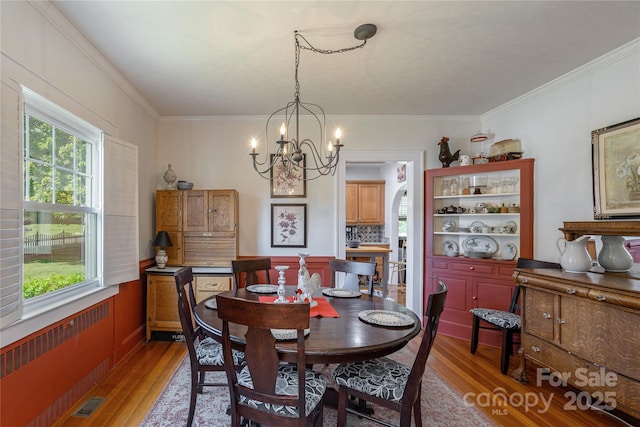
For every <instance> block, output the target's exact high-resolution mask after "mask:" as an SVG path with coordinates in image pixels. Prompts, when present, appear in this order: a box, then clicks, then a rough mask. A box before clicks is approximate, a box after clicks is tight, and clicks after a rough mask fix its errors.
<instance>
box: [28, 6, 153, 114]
mask: <svg viewBox="0 0 640 427" xmlns="http://www.w3.org/2000/svg"><path fill="white" fill-rule="evenodd" d="M28 2H29V4H30V5H31V6H32V7H33V8H35V9H36V10H37V11H38V12H40V13H41V14H42V16H43V17H45V18H46V19H47V20H48V21H49V23H50V24H51V25H52V26H53V27H54V28H55V29H57V30H58V31H60V34H62V35H63V36H64V37H66V38H67V40H69V42H70V43H71V44H73V45H74V46H75V47H76V48H77V49H78V50H79V51H80V52H82V53H83V54H84V55H85V56H86V57H87V58H88V59H89V60H90V61H91V62H93V63H94V64H95V65H96V66H97V67H98V68H99V69H100V70H101V71H102V72H103V73H104V74H105V75H106V76H107V77H108V78H109V79H110V80H111V81H113V82H114V83H115V84H116V86H118V87H119V88H120V89H122V91H123V92H124V93H125V94H126V95H127V96H129V97H130V98H131V99H132V100H133V101H134V102H135V103H136V104H138V105H139V106H140V107H141V108H142V109H143V110H144V111H145V112H146V113H147V114H148V115H149V116H150V117H151V118H152V119H154V120H155V121H158V119H159V118H160V114H158V112H157V111H156V110H155V109H154V108H153V107H152V106H151V104H149V103H148V102H147V100H146V99H144V97H142V95H140V93H138V91H137V90H136V89H135V88H134V87H133V86H132V85H131V84H130V83H129V82H128V81H127V80H126V79H125V78H124V76H123V75H122V74H120V73H119V72H118V70H116V69H115V68H114V67H113V66H112V65H111V64H110V63H109V61H107V60H106V59H105V58H104V57H103V56H102V54H101V53H100V52H98V50H97V49H96V48H95V47H93V45H92V44H91V43H89V42H88V41H87V39H86V38H85V37H84V36H83V35H82V34H81V33H80V32H79V31H78V30H77V29H76V28H75V27H74V26H73V25H71V23H70V22H69V21H68V20H67V18H65V17H64V15H62V13H60V11H59V10H58V9H56V8H55V6H53V5H52V4H51V3H49V2H42V1H34V0H28Z"/></svg>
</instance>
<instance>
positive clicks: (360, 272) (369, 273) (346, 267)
mask: <svg viewBox="0 0 640 427" xmlns="http://www.w3.org/2000/svg"><path fill="white" fill-rule="evenodd" d="M329 270H330V271H331V287H332V288H335V287H336V283H337V280H336V278H337V277H336V276H337V274H338V273H348V274H353V275H355V276H356V277H357V276H365V277H366V283H367V289H368V290H369V295H373V276H374V275H375V274H376V263H375V262H365V261H349V260H345V259H332V260H330V261H329Z"/></svg>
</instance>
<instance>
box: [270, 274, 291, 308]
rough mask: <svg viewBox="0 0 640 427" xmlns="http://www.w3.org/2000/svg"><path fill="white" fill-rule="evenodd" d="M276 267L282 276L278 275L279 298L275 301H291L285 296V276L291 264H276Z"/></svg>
mask: <svg viewBox="0 0 640 427" xmlns="http://www.w3.org/2000/svg"><path fill="white" fill-rule="evenodd" d="M275 269H276V270H277V271H278V273H279V274H280V277H278V298H277V299H276V300H275V301H274V302H279V303H285V302H289V301H288V300H287V299H286V298H285V297H284V294H285V290H284V284H285V282H286V280H285V278H284V272H285V271H287V270H288V269H289V266H288V265H276V267H275Z"/></svg>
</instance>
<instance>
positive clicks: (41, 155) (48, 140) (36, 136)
mask: <svg viewBox="0 0 640 427" xmlns="http://www.w3.org/2000/svg"><path fill="white" fill-rule="evenodd" d="M27 131H28V133H29V139H28V141H29V146H28V153H27V157H30V158H32V159H34V160H40V161H43V162H46V163H51V160H52V159H51V144H52V138H53V127H52V126H51V125H50V124H48V123H45V122H43V121H41V120H38V119H35V118H33V117H29V129H28V130H27Z"/></svg>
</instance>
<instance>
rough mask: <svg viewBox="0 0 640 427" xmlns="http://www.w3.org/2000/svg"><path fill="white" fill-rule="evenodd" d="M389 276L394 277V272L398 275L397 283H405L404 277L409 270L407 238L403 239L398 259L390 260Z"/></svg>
mask: <svg viewBox="0 0 640 427" xmlns="http://www.w3.org/2000/svg"><path fill="white" fill-rule="evenodd" d="M389 269H390V271H389V277H393V276H394V274H395V275H396V277H397V283H398V284H399V285H400V284H405V283H404V278H405V274H406V272H407V240H406V239H405V240H403V241H402V246H401V247H400V250H399V253H398V260H397V261H389Z"/></svg>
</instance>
